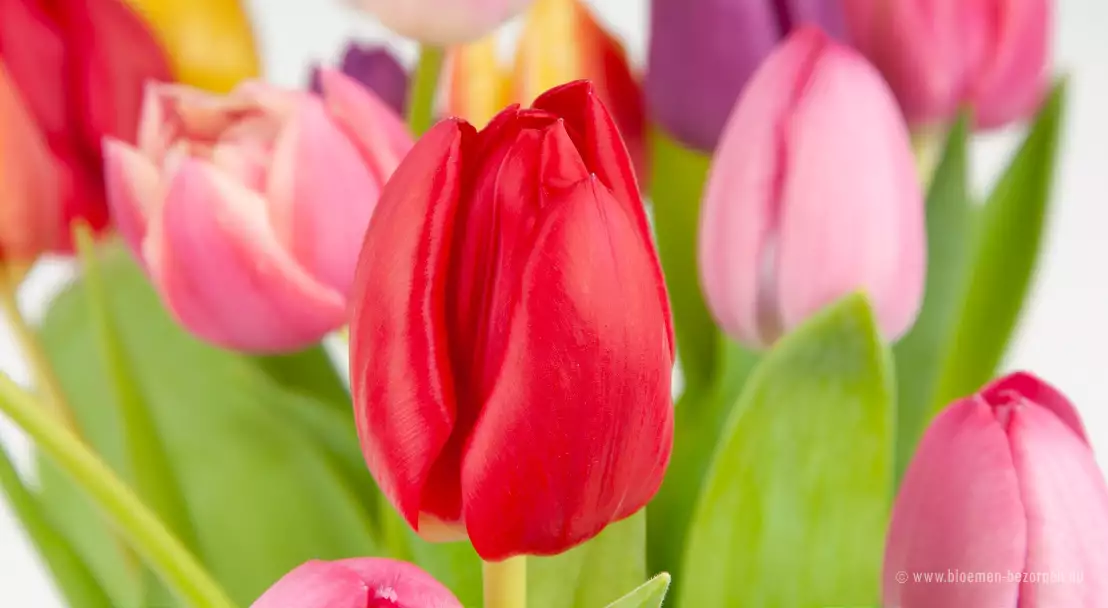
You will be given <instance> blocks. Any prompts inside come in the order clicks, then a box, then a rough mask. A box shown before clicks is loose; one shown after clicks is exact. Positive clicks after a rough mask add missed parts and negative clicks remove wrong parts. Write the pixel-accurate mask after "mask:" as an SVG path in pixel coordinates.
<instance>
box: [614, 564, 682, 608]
mask: <svg viewBox="0 0 1108 608" xmlns="http://www.w3.org/2000/svg"><path fill="white" fill-rule="evenodd" d="M669 580H670V579H669V575H668V574H666V573H665V572H663V573H661V574H659V575H658V576H655V577H654V578H652V579H650V580H648V581H646V582H645V583H643V584H642V585H640V586H639V587H638V588H637V589H635V590H634V591H632V592H631V593H628V594H627V595H625V596H623V597H621V598H619V599H618V600H616V601H614V602H612V603H611V604H608V608H661V605H662V602H663V601H665V599H666V591H667V590H668V589H669Z"/></svg>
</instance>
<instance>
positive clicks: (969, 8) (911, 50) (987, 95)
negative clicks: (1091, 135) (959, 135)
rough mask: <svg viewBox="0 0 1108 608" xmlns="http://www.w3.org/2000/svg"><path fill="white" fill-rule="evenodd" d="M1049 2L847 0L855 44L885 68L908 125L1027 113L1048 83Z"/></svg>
mask: <svg viewBox="0 0 1108 608" xmlns="http://www.w3.org/2000/svg"><path fill="white" fill-rule="evenodd" d="M1052 5H1053V2H1052V1H1051V0H957V1H956V2H952V1H950V0H844V2H843V8H844V9H845V11H846V17H847V25H848V28H849V31H850V36H851V38H852V40H853V42H854V44H855V45H856V46H857V47H858V48H859V49H861V51H862V52H863V53H864V54H866V55H867V56H868V57H869V58H870V59H871V60H872V61H873V62H874V63H875V64H876V65H877V67H878V68H879V69H880V70H881V71H882V72H883V73H884V74H885V77H886V78H887V79H888V81H889V83H890V84H891V85H892V88H893V91H895V92H896V96H897V98H898V99H899V100H900V104H901V106H902V107H903V108H904V113H905V115H906V116H907V118H908V121H909V122H910V123H911V124H912V125H913V126H915V125H923V126H926V125H928V124H931V123H941V122H946V121H950V120H952V119H953V118H954V117H955V114H956V113H957V112H958V111H959V110H960V108H961V107H962V106H963V105H968V106H969V107H971V108H972V109H973V110H974V112H975V117H976V120H977V123H978V125H979V126H982V127H998V126H1003V125H1005V124H1007V123H1009V122H1012V121H1014V120H1018V119H1021V118H1025V117H1027V116H1028V115H1030V114H1032V113H1033V112H1034V111H1035V109H1036V108H1038V106H1039V102H1040V101H1041V100H1042V97H1043V94H1044V92H1045V91H1046V88H1047V86H1048V84H1049V78H1050V71H1049V63H1050V61H1049V55H1050V40H1049V35H1050V30H1051V6H1052Z"/></svg>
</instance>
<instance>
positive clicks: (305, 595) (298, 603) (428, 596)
mask: <svg viewBox="0 0 1108 608" xmlns="http://www.w3.org/2000/svg"><path fill="white" fill-rule="evenodd" d="M461 606H462V605H461V604H460V603H459V602H458V600H457V599H456V598H455V597H454V596H453V595H452V594H451V593H450V591H449V590H448V589H447V588H446V587H444V586H442V584H441V583H439V582H438V581H436V580H435V579H433V578H431V575H429V574H427V573H426V572H424V571H422V570H420V569H419V568H417V567H415V566H413V565H411V564H409V563H406V562H398V561H395V560H391V559H384V558H373V557H362V558H355V559H344V560H339V561H336V562H322V561H318V560H313V561H310V562H307V563H305V564H303V565H301V566H299V567H298V568H296V569H295V570H293V571H292V572H289V573H288V574H286V575H285V576H284V577H283V578H281V580H279V581H277V583H276V584H274V585H273V586H272V587H270V588H269V590H268V591H266V592H265V593H264V594H263V595H262V596H261V597H260V598H258V599H257V600H256V601H255V602H254V603H253V604H252V605H251V608H376V607H380V608H386V607H387V608H461Z"/></svg>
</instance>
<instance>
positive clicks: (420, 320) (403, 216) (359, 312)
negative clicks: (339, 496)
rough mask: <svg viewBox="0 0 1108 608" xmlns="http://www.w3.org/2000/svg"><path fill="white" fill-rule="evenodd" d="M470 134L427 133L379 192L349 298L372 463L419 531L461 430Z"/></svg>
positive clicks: (449, 125)
mask: <svg viewBox="0 0 1108 608" xmlns="http://www.w3.org/2000/svg"><path fill="white" fill-rule="evenodd" d="M472 136H473V129H472V127H469V126H468V125H466V124H465V123H462V122H458V121H453V120H447V121H443V122H440V123H439V124H438V125H436V126H435V127H434V128H432V129H431V130H430V131H428V132H427V134H426V135H424V136H423V137H422V138H421V139H420V140H419V142H418V143H417V144H416V146H415V147H414V148H413V149H412V151H411V153H409V154H408V156H407V158H406V159H405V160H404V162H403V163H402V164H401V165H400V166H399V167H398V168H397V170H396V173H395V174H393V176H392V179H390V180H389V182H388V184H387V185H386V186H385V188H384V190H383V191H382V194H381V199H380V201H379V202H378V204H377V209H376V211H375V212H374V215H373V219H372V220H371V222H370V227H369V230H368V231H367V233H366V239H365V244H364V245H363V248H362V252H361V255H360V257H359V259H358V268H357V271H356V274H355V278H354V289H353V291H352V295H351V303H352V304H351V319H350V336H351V339H350V380H351V394H352V396H353V401H354V417H355V422H356V424H357V428H358V435H359V437H360V439H361V445H362V451H363V453H364V455H365V459H366V464H367V465H368V466H369V470H370V471H371V472H372V473H373V476H374V478H375V479H376V480H377V484H378V485H379V486H380V487H381V491H382V492H384V494H385V495H386V496H387V497H388V498H389V500H390V501H392V504H393V505H394V506H395V507H396V509H397V510H398V511H400V513H401V514H402V515H403V516H404V518H405V519H407V520H408V523H409V524H411V526H412V527H413V528H415V529H416V530H417V531H419V530H420V511H421V506H422V500H423V493H424V488H425V485H426V482H427V478H428V476H429V474H430V471H431V466H432V465H433V464H434V462H435V460H436V459H437V458H438V456H439V453H440V452H441V451H442V449H443V446H445V445H446V442H447V439H448V438H449V437H450V433H451V430H452V428H453V426H454V419H455V400H454V379H453V377H452V375H451V373H450V350H449V345H448V344H447V333H446V332H447V329H446V312H447V307H448V306H449V305H450V304H451V303H450V302H447V300H446V295H447V291H446V276H447V268H448V264H449V252H450V239H451V231H452V228H453V223H454V221H455V214H456V208H457V205H458V198H459V194H460V189H461V178H462V149H463V143H464V141H465V140H466V139H467V138H470V137H472Z"/></svg>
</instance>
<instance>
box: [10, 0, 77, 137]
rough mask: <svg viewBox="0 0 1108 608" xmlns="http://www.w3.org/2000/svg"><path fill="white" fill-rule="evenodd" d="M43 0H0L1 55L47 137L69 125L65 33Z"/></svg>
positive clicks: (60, 134)
mask: <svg viewBox="0 0 1108 608" xmlns="http://www.w3.org/2000/svg"><path fill="white" fill-rule="evenodd" d="M44 6H45V5H44V4H43V3H41V2H27V1H26V0H6V1H0V15H3V16H4V18H3V19H0V41H2V42H0V56H2V57H3V61H4V65H5V67H6V68H7V71H8V75H9V77H10V78H11V80H12V82H14V83H15V88H16V89H17V90H19V91H20V93H21V96H22V98H23V102H24V103H25V104H26V106H27V109H28V110H30V113H31V115H32V116H34V123H35V124H36V125H38V128H39V129H41V130H42V131H43V133H44V134H45V136H46V138H47V140H48V141H51V142H52V141H53V139H54V138H56V137H65V136H66V134H67V128H68V126H69V119H70V117H69V110H68V107H67V105H66V104H67V102H68V100H69V94H68V92H67V91H66V88H65V83H66V82H67V79H66V71H65V70H66V52H65V46H64V41H63V39H62V34H61V32H60V31H58V28H57V27H56V26H55V25H54V23H53V21H52V19H51V18H50V16H49V15H48V14H47V13H46V9H45V8H44Z"/></svg>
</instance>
